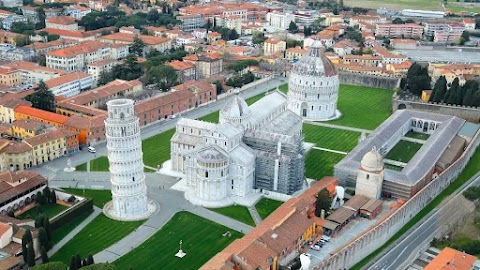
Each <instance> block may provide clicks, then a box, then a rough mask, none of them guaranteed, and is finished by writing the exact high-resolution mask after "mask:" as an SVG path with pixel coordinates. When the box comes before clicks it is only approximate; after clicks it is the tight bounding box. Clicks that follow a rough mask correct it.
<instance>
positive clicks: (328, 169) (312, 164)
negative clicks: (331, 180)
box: [305, 149, 344, 180]
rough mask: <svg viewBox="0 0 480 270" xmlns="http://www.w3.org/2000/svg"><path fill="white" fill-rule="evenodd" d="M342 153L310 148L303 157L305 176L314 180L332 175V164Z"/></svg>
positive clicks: (340, 158)
mask: <svg viewBox="0 0 480 270" xmlns="http://www.w3.org/2000/svg"><path fill="white" fill-rule="evenodd" d="M343 158H344V155H341V154H336V153H331V152H326V151H321V150H316V149H312V150H310V152H308V154H307V156H306V158H305V176H306V177H307V178H312V179H316V180H320V179H322V178H323V177H324V176H331V175H333V166H334V165H335V164H337V163H338V162H340V160H342V159H343Z"/></svg>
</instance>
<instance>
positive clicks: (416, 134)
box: [405, 131, 430, 141]
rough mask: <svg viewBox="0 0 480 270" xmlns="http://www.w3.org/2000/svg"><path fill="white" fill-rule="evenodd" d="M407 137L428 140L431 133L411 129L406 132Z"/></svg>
mask: <svg viewBox="0 0 480 270" xmlns="http://www.w3.org/2000/svg"><path fill="white" fill-rule="evenodd" d="M405 137H408V138H414V139H419V140H424V141H425V140H427V139H428V138H429V137H430V135H429V134H425V133H419V132H414V131H409V132H407V134H405Z"/></svg>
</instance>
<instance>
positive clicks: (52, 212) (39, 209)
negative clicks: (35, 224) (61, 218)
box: [16, 203, 68, 219]
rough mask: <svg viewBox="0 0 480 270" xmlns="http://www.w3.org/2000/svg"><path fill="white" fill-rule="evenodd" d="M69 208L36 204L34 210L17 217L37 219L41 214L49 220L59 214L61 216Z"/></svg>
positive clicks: (58, 205)
mask: <svg viewBox="0 0 480 270" xmlns="http://www.w3.org/2000/svg"><path fill="white" fill-rule="evenodd" d="M67 208H68V206H65V205H62V204H57V203H55V204H45V205H40V204H38V203H37V204H35V206H33V207H32V208H30V209H28V210H27V211H25V212H23V213H21V214H20V215H18V216H16V218H18V219H26V218H30V219H35V218H36V217H37V216H38V215H39V214H44V215H45V216H47V217H48V218H52V217H54V216H56V215H58V214H60V213H61V212H62V211H64V210H66V209H67Z"/></svg>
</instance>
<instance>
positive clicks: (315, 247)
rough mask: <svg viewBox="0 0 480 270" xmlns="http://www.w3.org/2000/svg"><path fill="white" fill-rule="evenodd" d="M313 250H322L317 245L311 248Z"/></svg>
mask: <svg viewBox="0 0 480 270" xmlns="http://www.w3.org/2000/svg"><path fill="white" fill-rule="evenodd" d="M311 248H312V249H313V250H320V247H319V246H317V245H314V246H311Z"/></svg>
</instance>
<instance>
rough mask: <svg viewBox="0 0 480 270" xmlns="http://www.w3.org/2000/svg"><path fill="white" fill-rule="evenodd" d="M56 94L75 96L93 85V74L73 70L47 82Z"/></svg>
mask: <svg viewBox="0 0 480 270" xmlns="http://www.w3.org/2000/svg"><path fill="white" fill-rule="evenodd" d="M45 84H46V85H47V86H48V89H50V91H52V93H53V94H54V95H57V96H63V97H67V98H68V97H73V96H75V95H78V94H80V92H82V91H85V90H87V89H90V88H92V87H93V78H92V76H90V75H88V74H86V73H82V72H72V73H68V74H65V75H63V76H60V77H57V78H54V79H51V80H48V81H46V82H45Z"/></svg>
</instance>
